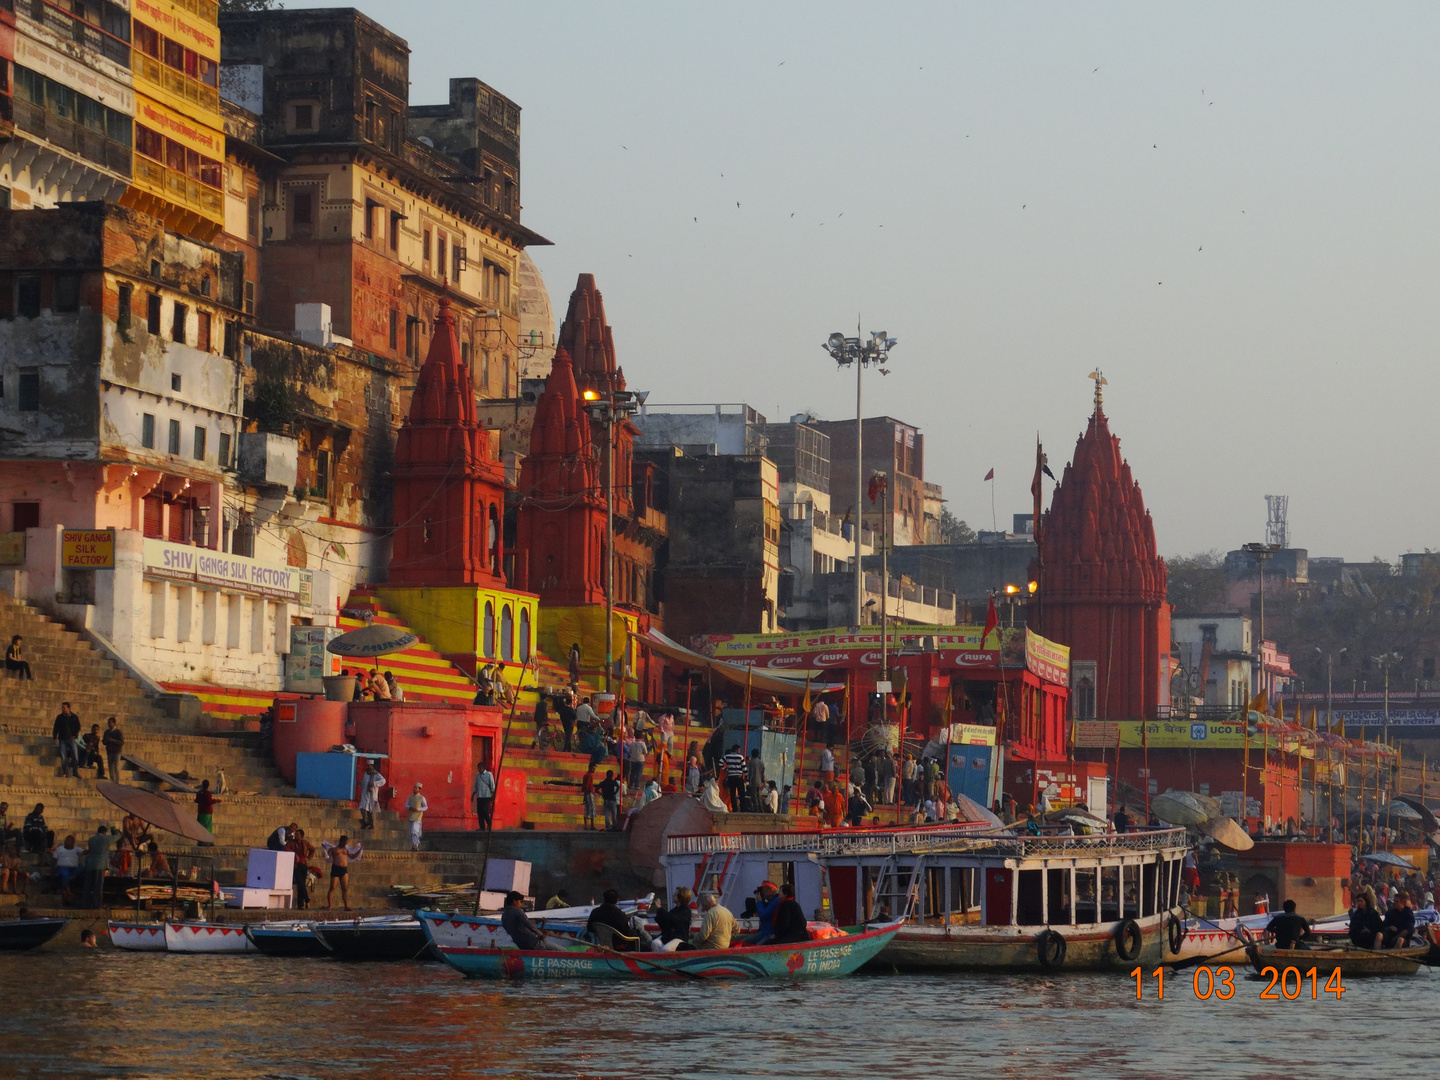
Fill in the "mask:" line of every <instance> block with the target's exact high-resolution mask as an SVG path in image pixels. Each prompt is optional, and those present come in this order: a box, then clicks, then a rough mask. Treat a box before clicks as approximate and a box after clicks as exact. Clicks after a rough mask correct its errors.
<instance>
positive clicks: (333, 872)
mask: <svg viewBox="0 0 1440 1080" xmlns="http://www.w3.org/2000/svg"><path fill="white" fill-rule="evenodd" d="M349 839H350V837H348V836H346V835H344V834H343V833H342V834H341V836H340V842H339V843H338V844H332V843H330V841H328V840H321V841H320V850H321V851H323V852H324V853H325V859H326V861H327V862H329V863H330V889H329V891H328V892H326V894H325V910H326V911H329V910H330V905H331V904H332V903H333V902H334V900H335V883H336V882H337V881H338V882H339V883H340V902H341V903H342V904H344V905H345V910H346V911H349V910H350V861H351V860H352V859H358V858H360V856H361V854H362V853H363V852H364V850H365V849H364V848H363V847H362V846H361V844H360V842H359V841H358V840H357V841H356V842H355V843H353V844H349V843H347V841H348V840H349Z"/></svg>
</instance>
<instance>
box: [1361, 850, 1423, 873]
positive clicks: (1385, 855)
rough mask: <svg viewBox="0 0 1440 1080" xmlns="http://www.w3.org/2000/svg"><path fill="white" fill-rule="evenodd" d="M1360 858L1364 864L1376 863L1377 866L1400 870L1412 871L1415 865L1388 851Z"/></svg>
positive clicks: (1371, 853) (1374, 852) (1375, 852)
mask: <svg viewBox="0 0 1440 1080" xmlns="http://www.w3.org/2000/svg"><path fill="white" fill-rule="evenodd" d="M1360 858H1362V859H1364V860H1365V861H1366V862H1372V863H1376V864H1377V865H1379V866H1398V867H1400V868H1401V869H1402V870H1414V869H1415V864H1414V863H1412V862H1411V861H1410V860H1409V859H1402V858H1401V857H1400V856H1399V855H1395V854H1392V853H1391V852H1388V851H1372V852H1370V854H1369V855H1361V856H1360Z"/></svg>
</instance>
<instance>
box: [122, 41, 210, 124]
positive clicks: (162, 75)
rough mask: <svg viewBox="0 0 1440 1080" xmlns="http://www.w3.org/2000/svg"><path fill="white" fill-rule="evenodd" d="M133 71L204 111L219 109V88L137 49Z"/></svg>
mask: <svg viewBox="0 0 1440 1080" xmlns="http://www.w3.org/2000/svg"><path fill="white" fill-rule="evenodd" d="M133 73H134V74H135V75H136V76H137V77H139V78H141V79H143V80H145V81H146V82H148V83H150V84H152V85H154V86H158V87H159V88H160V89H162V90H165V91H167V92H168V93H171V94H174V95H175V96H176V97H177V98H181V99H183V100H185V101H188V102H190V103H191V104H192V105H198V106H199V107H200V108H202V109H204V110H205V111H206V112H212V113H214V112H219V111H220V91H219V90H216V89H214V88H213V87H210V86H206V85H205V84H204V83H203V82H201V81H200V80H199V79H194V78H191V77H190V76H189V75H186V74H185V73H184V72H183V71H176V70H175V69H174V68H172V67H170V66H169V65H168V64H162V63H161V62H160V61H159V60H156V59H155V58H154V57H153V56H147V55H146V54H145V53H142V52H140V51H139V50H136V52H135V67H134V72H133Z"/></svg>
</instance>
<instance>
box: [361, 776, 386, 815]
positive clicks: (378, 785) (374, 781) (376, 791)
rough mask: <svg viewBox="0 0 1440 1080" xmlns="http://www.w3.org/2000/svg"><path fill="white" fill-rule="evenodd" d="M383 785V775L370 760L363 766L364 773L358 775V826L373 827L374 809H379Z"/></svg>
mask: <svg viewBox="0 0 1440 1080" xmlns="http://www.w3.org/2000/svg"><path fill="white" fill-rule="evenodd" d="M384 787H385V777H383V776H381V775H380V770H379V769H377V768H376V767H375V762H374V761H373V760H371V761H370V762H368V763H367V764H366V766H365V775H364V776H362V777H360V827H361V828H362V829H373V828H375V811H376V810H379V809H380V792H381V790H382V789H383V788H384Z"/></svg>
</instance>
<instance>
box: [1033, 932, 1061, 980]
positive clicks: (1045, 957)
mask: <svg viewBox="0 0 1440 1080" xmlns="http://www.w3.org/2000/svg"><path fill="white" fill-rule="evenodd" d="M1035 947H1036V951H1037V952H1038V953H1039V955H1040V966H1041V967H1043V968H1050V969H1052V970H1053V969H1054V968H1059V967H1064V966H1065V950H1066V948H1067V946H1066V944H1065V939H1064V938H1063V937H1062V936H1061V935H1060V934H1059V933H1057V932H1056V931H1054V930H1044V931H1041V934H1040V936H1039V937H1038V938H1036V939H1035Z"/></svg>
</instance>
